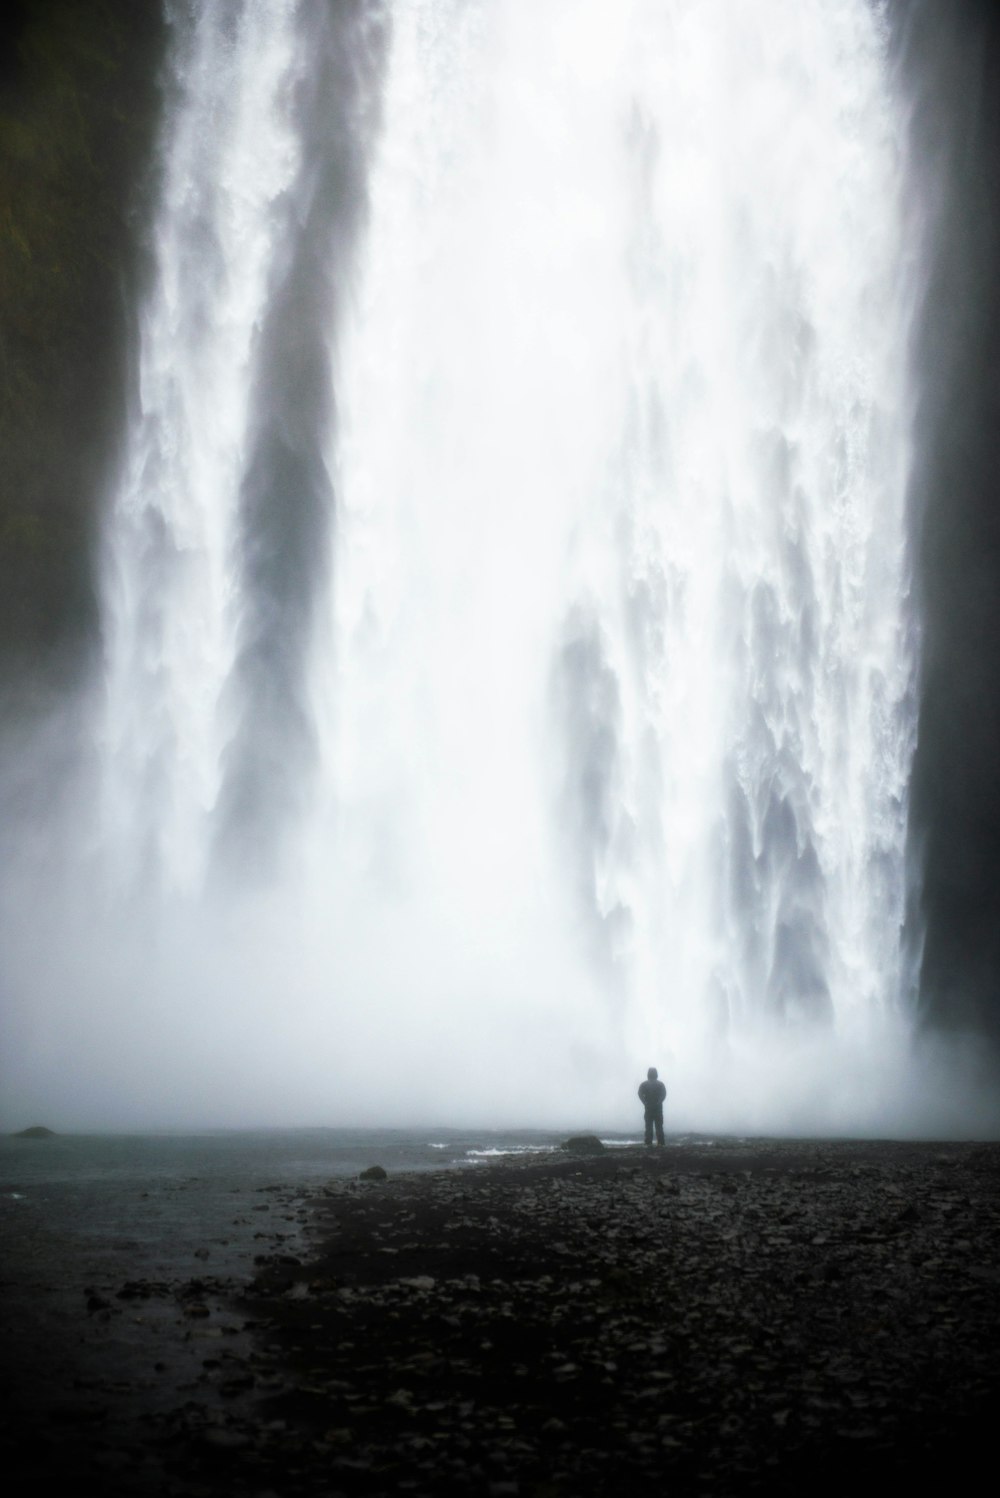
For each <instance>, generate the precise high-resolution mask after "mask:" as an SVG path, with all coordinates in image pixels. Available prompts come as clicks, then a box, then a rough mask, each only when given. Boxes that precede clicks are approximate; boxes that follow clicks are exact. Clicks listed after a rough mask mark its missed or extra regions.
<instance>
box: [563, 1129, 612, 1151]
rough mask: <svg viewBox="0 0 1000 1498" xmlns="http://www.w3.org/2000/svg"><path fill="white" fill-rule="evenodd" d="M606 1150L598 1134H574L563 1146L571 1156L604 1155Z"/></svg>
mask: <svg viewBox="0 0 1000 1498" xmlns="http://www.w3.org/2000/svg"><path fill="white" fill-rule="evenodd" d="M606 1148H607V1146H606V1145H604V1144H602V1143H601V1141H600V1140H599V1139H598V1137H597V1135H596V1134H573V1135H572V1136H571V1138H569V1139H567V1140H566V1142H565V1144H564V1145H563V1149H564V1150H568V1151H569V1153H570V1154H571V1155H602V1154H604V1152H605V1150H606Z"/></svg>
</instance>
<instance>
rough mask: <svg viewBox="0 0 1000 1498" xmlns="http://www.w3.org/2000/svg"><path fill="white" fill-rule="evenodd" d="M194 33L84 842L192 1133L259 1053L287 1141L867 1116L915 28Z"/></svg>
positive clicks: (652, 9) (877, 983) (887, 870)
mask: <svg viewBox="0 0 1000 1498" xmlns="http://www.w3.org/2000/svg"><path fill="white" fill-rule="evenodd" d="M169 14H170V18H171V25H172V33H173V41H172V51H171V60H170V78H169V84H168V87H167V97H166V108H165V117H164V127H163V141H162V164H161V188H160V198H159V207H158V210H157V215H156V220H155V223H154V224H153V226H152V270H151V277H150V285H149V288H148V294H147V298H146V302H145V305H144V307H143V310H142V327H141V350H140V354H139V368H138V381H137V390H136V393H135V399H134V410H133V414H132V419H131V425H130V429H129V432H128V434H127V441H126V452H125V458H124V461H123V466H122V477H121V481H120V484H119V487H118V491H117V494H116V496H115V499H114V502H113V505H112V507H111V510H110V515H109V524H108V544H107V554H106V561H107V565H106V587H105V600H106V637H107V642H108V651H107V654H108V667H107V685H106V706H105V709H104V716H103V726H102V729H101V734H100V742H101V749H100V760H101V794H100V797H99V815H100V828H99V831H98V832H96V833H95V841H96V842H97V843H98V844H99V846H100V850H101V851H100V854H99V859H98V863H99V870H100V873H99V879H98V881H97V882H98V883H99V885H100V888H101V891H102V895H101V898H102V899H103V901H104V902H105V903H104V907H103V908H104V910H105V917H104V918H105V919H112V917H111V916H109V915H108V914H107V912H117V911H120V910H122V909H123V908H126V906H127V908H129V909H130V910H131V911H132V912H133V913H134V915H135V920H136V922H137V929H140V930H141V931H142V933H143V936H142V939H141V942H139V943H138V950H137V956H136V959H135V965H134V967H133V969H132V970H131V972H132V978H131V979H130V981H131V982H133V984H135V985H138V987H139V988H141V990H142V991H143V993H144V994H145V995H146V999H145V1000H144V1002H145V1003H146V1005H147V1011H146V1012H147V1015H148V1012H150V1010H151V1011H155V1014H156V1015H157V1016H158V1018H157V1020H156V1023H155V1024H153V1026H152V1032H153V1033H154V1034H156V1035H158V1036H160V1037H161V1038H162V1037H164V1036H173V1042H171V1043H176V1040H177V1036H176V1034H175V1033H174V1031H173V1030H172V1029H171V1024H172V1021H171V1019H170V1014H171V1011H172V1009H173V1008H175V1007H176V1008H177V1009H179V1010H180V1011H182V1012H183V1014H184V1015H185V1016H187V1015H189V1014H194V1015H196V1016H197V1020H196V1024H195V1028H194V1037H195V1038H194V1040H193V1042H192V1049H194V1050H198V1049H199V1048H200V1053H201V1055H202V1059H201V1060H200V1061H199V1062H197V1064H196V1068H195V1070H196V1072H197V1074H198V1076H199V1077H200V1078H201V1084H203V1085H205V1086H210V1085H211V1079H212V1078H213V1076H215V1075H216V1074H217V1073H216V1072H215V1070H214V1068H220V1069H221V1071H222V1072H223V1073H226V1063H225V1062H224V1060H223V1059H222V1058H223V1056H224V1054H225V1046H226V1044H227V1037H229V1040H230V1041H232V1038H233V1037H235V1036H238V1037H240V1039H239V1041H238V1044H239V1045H240V1046H241V1047H242V1048H243V1049H242V1050H241V1052H240V1055H241V1061H240V1066H241V1069H242V1074H243V1075H244V1076H245V1079H246V1085H247V1086H248V1087H249V1088H251V1089H252V1090H253V1091H254V1093H255V1095H256V1096H259V1097H260V1098H261V1099H262V1107H263V1109H264V1111H265V1112H266V1113H268V1116H271V1115H275V1114H278V1115H281V1116H288V1117H292V1116H296V1108H301V1107H302V1106H307V1107H308V1108H309V1110H310V1116H311V1117H312V1116H316V1115H317V1113H318V1112H319V1110H320V1109H321V1107H322V1106H324V1103H323V1101H322V1100H324V1099H325V1100H326V1103H327V1104H328V1106H329V1109H330V1111H331V1113H332V1114H333V1115H334V1116H336V1117H338V1118H340V1119H341V1120H342V1121H351V1120H352V1119H353V1118H358V1119H359V1120H361V1121H365V1120H379V1119H382V1118H385V1117H405V1116H407V1110H408V1109H409V1111H410V1114H411V1115H412V1113H413V1112H414V1110H416V1111H418V1112H422V1113H423V1114H425V1115H427V1116H437V1117H440V1118H445V1119H446V1118H449V1117H453V1116H454V1117H469V1118H472V1117H476V1118H477V1119H478V1120H479V1121H481V1122H490V1121H493V1120H497V1121H499V1120H500V1119H504V1118H509V1119H515V1118H516V1119H520V1120H524V1119H532V1118H536V1119H537V1118H548V1117H551V1118H558V1119H562V1118H569V1117H573V1118H580V1119H581V1120H585V1119H586V1118H587V1117H590V1116H592V1115H595V1116H603V1117H609V1118H610V1117H613V1118H615V1119H616V1120H617V1119H621V1120H622V1121H628V1119H629V1118H630V1117H631V1115H630V1112H629V1102H630V1100H631V1094H632V1091H634V1088H633V1087H632V1082H633V1080H635V1081H636V1082H637V1081H638V1079H639V1077H641V1076H642V1075H644V1072H645V1068H646V1066H647V1065H648V1064H652V1063H656V1064H658V1065H660V1066H661V1068H662V1069H663V1070H664V1071H665V1073H666V1076H667V1081H668V1086H670V1088H671V1103H670V1104H669V1105H668V1106H673V1107H674V1108H675V1110H676V1111H675V1117H676V1118H681V1119H686V1120H687V1121H689V1122H694V1123H704V1124H719V1123H723V1124H730V1125H732V1124H737V1125H739V1126H747V1127H748V1126H753V1125H756V1124H761V1123H766V1124H768V1125H769V1126H782V1125H789V1126H790V1125H791V1124H796V1125H801V1124H802V1123H803V1122H806V1123H811V1124H814V1125H833V1126H847V1125H848V1124H849V1123H851V1122H852V1121H854V1120H857V1119H858V1118H862V1117H868V1118H874V1117H875V1116H876V1114H877V1108H875V1110H874V1111H871V1109H870V1110H869V1112H868V1113H867V1114H866V1112H865V1108H866V1107H867V1106H868V1105H869V1104H870V1103H871V1093H872V1091H873V1089H877V1087H878V1086H879V1085H881V1084H880V1083H878V1082H877V1081H876V1082H873V1077H874V1076H875V1075H876V1074H875V1073H874V1072H872V1071H871V1070H869V1071H866V1072H865V1074H864V1076H863V1078H861V1079H860V1080H859V1081H857V1082H855V1080H854V1078H855V1075H856V1071H857V1067H858V1058H859V1056H862V1055H864V1056H867V1057H868V1058H869V1064H870V1066H874V1065H875V1061H873V1060H871V1058H872V1057H876V1058H877V1059H878V1064H879V1065H881V1064H882V1062H883V1061H884V1059H885V1057H886V1056H889V1058H890V1060H889V1062H888V1063H887V1064H888V1065H889V1066H890V1070H891V1067H892V1066H894V1065H896V1064H902V1063H901V1062H899V1061H898V1058H899V1057H901V1056H902V1055H903V1054H904V1052H905V1048H906V1036H907V1033H908V1027H909V1008H908V993H907V981H908V980H907V970H906V964H905V962H904V957H903V947H902V933H903V922H904V908H905V903H906V859H905V852H906V830H907V790H908V781H909V772H910V763H911V758H912V755H913V750H914V733H915V728H914V724H915V707H914V700H913V698H914V678H915V669H916V659H917V638H916V627H915V620H914V615H913V610H912V609H911V606H910V601H909V564H908V555H907V540H906V511H905V501H906V492H907V483H908V462H909V447H908V432H909V428H910V423H911V421H912V415H913V412H912V407H913V398H912V395H911V393H910V391H909V389H908V386H907V366H906V360H905V352H906V343H907V327H908V318H909V316H910V305H909V304H910V292H909V287H910V283H911V274H910V267H909V264H908V261H907V256H906V248H905V243H904V238H903V209H902V203H903V192H902V188H903V184H902V165H901V159H902V156H901V136H902V114H901V109H900V107H899V104H898V102H897V101H896V100H895V98H894V96H893V91H892V87H891V78H890V70H889V63H888V59H887V45H888V39H887V31H886V22H885V18H884V15H883V11H882V9H881V7H880V6H879V5H873V4H870V3H867V0H800V3H798V4H796V5H795V6H789V5H787V4H786V3H784V0H622V3H620V4H616V5H613V6H611V5H608V4H606V3H605V0H547V3H546V4H544V5H525V4H522V3H521V0H395V3H386V4H377V3H374V0H373V3H370V4H367V5H366V4H364V3H362V0H357V3H349V4H345V5H342V6H341V5H338V6H331V7H329V8H327V7H320V6H315V5H313V4H311V3H308V0H242V3H240V0H202V3H200V4H199V5H197V6H189V5H186V4H181V3H179V0H177V3H174V0H171V4H170V6H169ZM151 994H153V995H156V994H158V995H159V997H158V998H155V997H154V998H150V997H149V996H150V995H151ZM144 1023H146V1021H142V1022H140V1020H139V1019H136V1020H135V1027H136V1029H135V1033H136V1036H137V1037H138V1035H139V1031H140V1029H141V1028H142V1024H144ZM178 1028H179V1027H178ZM135 1045H136V1047H137V1050H136V1054H137V1055H139V1054H142V1055H145V1051H144V1050H143V1047H144V1046H147V1047H148V1049H149V1051H150V1053H151V1054H152V1053H154V1052H155V1050H156V1044H155V1043H154V1042H153V1041H140V1040H139V1039H138V1038H137V1039H136V1041H135ZM167 1049H169V1045H168V1046H167ZM207 1058H211V1059H207ZM894 1058H895V1059H894ZM178 1069H179V1070H183V1068H180V1067H179V1068H178ZM633 1073H634V1078H633ZM184 1075H185V1076H186V1077H187V1076H189V1075H193V1074H192V1073H190V1072H189V1071H188V1070H184ZM878 1075H879V1076H881V1075H882V1074H881V1073H879V1074H878ZM201 1084H199V1085H201ZM188 1085H189V1089H190V1091H191V1092H192V1093H194V1092H195V1091H196V1090H197V1088H196V1084H195V1083H194V1082H190V1083H189V1084H188ZM865 1089H868V1095H867V1097H866V1096H864V1092H865ZM279 1099H280V1100H281V1101H278V1100H279ZM289 1099H290V1100H289ZM379 1099H381V1101H380V1100H379ZM303 1100H305V1101H304V1103H303ZM887 1106H888V1105H887Z"/></svg>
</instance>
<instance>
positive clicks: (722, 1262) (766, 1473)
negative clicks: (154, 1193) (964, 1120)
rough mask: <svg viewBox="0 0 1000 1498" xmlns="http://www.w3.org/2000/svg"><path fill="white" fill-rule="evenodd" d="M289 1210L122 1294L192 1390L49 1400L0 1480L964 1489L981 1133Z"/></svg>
mask: <svg viewBox="0 0 1000 1498" xmlns="http://www.w3.org/2000/svg"><path fill="white" fill-rule="evenodd" d="M279 1197H280V1193H279ZM275 1202H276V1206H277V1205H278V1204H279V1199H278V1198H276V1199H275ZM284 1206H285V1208H286V1213H285V1215H286V1216H287V1217H288V1218H289V1220H291V1219H292V1218H293V1217H294V1216H295V1215H296V1214H297V1213H303V1214H305V1213H306V1212H307V1213H308V1217H309V1220H310V1227H309V1232H308V1237H307V1240H306V1244H307V1246H306V1247H305V1248H303V1247H302V1246H297V1247H296V1249H295V1251H294V1252H290V1251H287V1248H288V1245H283V1244H281V1243H277V1242H276V1243H274V1244H272V1245H270V1247H268V1246H267V1245H263V1246H264V1247H265V1248H266V1249H267V1251H264V1252H262V1253H260V1254H259V1255H258V1263H257V1264H256V1266H255V1270H256V1273H255V1278H254V1279H253V1280H252V1281H250V1282H248V1283H247V1282H244V1283H242V1284H240V1283H234V1282H232V1281H220V1282H219V1283H218V1284H215V1283H213V1282H212V1281H211V1280H210V1279H207V1280H205V1281H202V1282H198V1283H195V1282H192V1284H193V1288H192V1285H188V1286H187V1288H186V1293H185V1294H180V1293H175V1292H174V1291H172V1290H170V1287H156V1286H153V1287H144V1286H143V1285H142V1284H141V1283H140V1284H137V1285H132V1286H131V1288H129V1287H127V1286H126V1287H122V1291H120V1292H118V1293H119V1294H121V1293H124V1292H125V1290H128V1293H129V1294H130V1295H131V1297H132V1301H133V1303H134V1302H135V1301H136V1300H141V1301H142V1304H143V1307H144V1309H147V1310H148V1309H149V1308H155V1307H157V1306H159V1307H161V1311H162V1314H161V1316H160V1321H161V1323H162V1327H166V1324H167V1323H168V1322H169V1323H170V1324H171V1325H173V1326H174V1327H175V1339H176V1340H177V1342H178V1347H179V1348H180V1347H181V1346H183V1349H186V1351H185V1352H184V1356H185V1357H186V1358H187V1360H188V1364H189V1365H190V1377H189V1378H188V1381H187V1386H186V1387H184V1388H176V1389H171V1391H170V1397H164V1391H163V1389H162V1387H160V1386H156V1385H150V1388H149V1390H148V1391H147V1394H146V1396H145V1398H144V1397H143V1394H142V1391H136V1390H134V1389H133V1390H132V1391H131V1393H130V1396H129V1398H128V1399H127V1400H124V1401H122V1402H121V1404H118V1403H116V1400H115V1397H114V1390H113V1389H112V1390H108V1389H105V1390H103V1391H100V1392H99V1393H98V1395H97V1397H95V1398H93V1399H92V1400H91V1409H90V1414H89V1416H88V1415H87V1414H86V1413H84V1414H78V1416H77V1417H75V1418H73V1417H67V1412H66V1408H65V1400H63V1402H62V1406H60V1402H59V1400H58V1399H57V1398H56V1397H55V1396H56V1395H57V1393H58V1391H55V1390H52V1391H50V1394H51V1396H52V1398H51V1400H50V1402H49V1403H48V1404H47V1405H44V1406H42V1407H38V1408H35V1409H34V1411H33V1412H27V1413H23V1414H22V1421H23V1420H25V1419H26V1420H27V1421H28V1423H27V1425H24V1424H23V1423H21V1424H20V1425H19V1427H18V1431H17V1433H16V1439H15V1440H14V1441H13V1442H11V1441H7V1442H6V1443H5V1444H6V1446H7V1450H6V1451H5V1453H4V1463H5V1470H7V1471H8V1472H9V1471H11V1470H12V1469H14V1468H19V1469H20V1471H21V1472H22V1473H23V1475H24V1476H25V1477H31V1478H37V1477H39V1476H52V1475H60V1474H62V1475H64V1476H65V1475H67V1474H68V1473H70V1472H72V1473H74V1474H75V1476H76V1478H77V1479H79V1477H80V1476H81V1474H82V1473H83V1472H84V1471H87V1472H89V1473H90V1474H91V1476H92V1478H93V1482H92V1484H91V1490H92V1491H103V1492H105V1493H107V1494H109V1495H111V1494H125V1493H133V1492H139V1491H147V1490H148V1491H154V1490H155V1491H158V1492H162V1493H177V1494H192V1495H196V1494H210V1493H215V1492H220V1493H221V1492H226V1493H228V1494H236V1495H242V1494H247V1495H249V1494H255V1495H258V1498H263V1495H278V1498H285V1495H289V1498H291V1495H297V1494H301V1495H319V1494H324V1495H336V1494H340V1493H342V1494H381V1493H418V1494H419V1493H429V1494H430V1493H455V1494H458V1493H482V1494H484V1495H494V1498H500V1495H505V1494H528V1495H532V1498H561V1495H566V1498H569V1495H575V1494H605V1493H608V1494H611V1493H617V1492H621V1491H624V1490H626V1489H628V1488H630V1487H633V1486H636V1485H638V1486H639V1487H643V1486H644V1485H647V1484H648V1483H649V1482H651V1481H655V1480H660V1479H662V1480H663V1481H664V1482H667V1481H669V1482H672V1483H673V1484H674V1485H675V1487H676V1488H677V1490H678V1491H680V1492H682V1493H688V1492H691V1493H700V1492H708V1491H712V1492H733V1493H738V1492H752V1491H760V1492H768V1493H774V1492H792V1491H793V1490H798V1489H800V1488H801V1487H802V1486H803V1485H804V1484H805V1483H808V1484H809V1485H810V1486H813V1487H814V1486H815V1485H816V1484H817V1482H819V1483H820V1485H821V1486H826V1487H838V1486H841V1487H842V1486H843V1485H845V1484H846V1483H848V1482H852V1481H858V1480H862V1479H863V1480H864V1481H865V1482H866V1483H868V1482H870V1481H872V1480H873V1478H881V1477H885V1478H897V1479H898V1478H907V1477H914V1476H916V1475H917V1474H919V1475H920V1476H921V1477H922V1478H923V1479H924V1480H925V1481H926V1480H927V1478H928V1477H931V1478H932V1479H934V1478H937V1477H940V1478H942V1479H943V1478H945V1477H947V1479H948V1481H949V1483H950V1484H951V1485H954V1484H955V1482H956V1481H961V1480H962V1478H963V1476H964V1477H967V1478H969V1479H970V1481H971V1474H972V1472H973V1470H974V1467H975V1461H976V1456H977V1450H978V1447H979V1446H980V1444H981V1442H982V1441H983V1440H985V1439H986V1437H987V1436H988V1435H990V1434H991V1428H990V1427H991V1421H992V1418H993V1412H994V1410H995V1408H996V1406H997V1396H998V1393H1000V1345H998V1337H997V1334H998V1330H1000V1254H998V1249H1000V1145H995V1144H990V1145H970V1144H911V1143H884V1142H861V1141H806V1142H802V1141H761V1140H745V1141H731V1140H730V1141H725V1140H718V1141H707V1140H706V1141H699V1142H694V1143H686V1144H679V1145H678V1144H674V1145H671V1146H669V1147H668V1148H667V1149H665V1150H662V1151H661V1150H652V1151H649V1152H644V1151H642V1150H636V1149H621V1150H608V1151H605V1152H603V1153H602V1154H600V1155H595V1156H587V1157H583V1156H577V1155H566V1154H560V1153H558V1152H553V1153H552V1154H547V1155H543V1156H534V1157H530V1158H529V1159H528V1160H513V1161H506V1162H500V1163H498V1164H495V1165H489V1166H481V1167H475V1168H470V1169H465V1170H452V1171H447V1172H442V1173H440V1174H424V1175H418V1174H414V1175H399V1176H392V1177H390V1178H389V1179H388V1180H385V1181H365V1182H360V1181H359V1182H354V1181H352V1182H335V1183H332V1184H331V1185H329V1186H327V1187H325V1188H323V1189H322V1190H320V1191H318V1192H315V1193H313V1194H312V1195H311V1196H310V1197H309V1199H308V1201H306V1202H304V1203H303V1202H299V1203H297V1204H295V1203H292V1202H291V1201H285V1202H284ZM165 1290H166V1292H168V1293H165ZM95 1313H96V1314H98V1315H101V1314H110V1310H109V1309H108V1308H101V1307H99V1308H96V1310H95V1308H91V1310H90V1311H89V1312H88V1313H86V1314H89V1315H94V1314H95ZM155 1319H156V1318H155V1316H154V1317H153V1320H154V1321H155ZM161 1330H162V1328H161ZM169 1341H170V1337H169V1335H167V1337H166V1340H165V1341H164V1339H163V1337H162V1336H161V1340H160V1344H159V1345H160V1350H161V1357H160V1361H161V1362H162V1361H163V1357H164V1355H165V1354H164V1353H163V1348H164V1347H165V1346H166V1345H167V1343H169ZM154 1387H159V1393H157V1394H156V1396H155V1397H154V1395H153V1388H154ZM77 1397H78V1398H79V1391H77ZM60 1408H62V1413H61V1415H60ZM53 1436H54V1437H55V1441H54V1442H53ZM95 1483H96V1486H95V1485H94V1484H95Z"/></svg>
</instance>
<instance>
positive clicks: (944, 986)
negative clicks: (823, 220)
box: [891, 0, 1000, 1041]
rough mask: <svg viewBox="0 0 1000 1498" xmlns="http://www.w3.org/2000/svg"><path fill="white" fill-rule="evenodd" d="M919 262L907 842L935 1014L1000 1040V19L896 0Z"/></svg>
mask: <svg viewBox="0 0 1000 1498" xmlns="http://www.w3.org/2000/svg"><path fill="white" fill-rule="evenodd" d="M891 17H892V21H893V34H894V41H895V46H896V64H897V67H898V69H899V80H900V84H901V86H902V88H903V90H904V93H905V95H906V96H907V97H908V99H909V102H910V105H911V109H912V113H911V118H910V127H909V129H910V159H911V177H912V224H911V230H912V244H913V248H914V250H915V251H916V252H917V254H918V258H919V261H920V265H919V271H918V274H919V276H920V279H921V282H922V287H921V291H922V295H921V303H920V310H919V314H918V318H917V324H916V328H915V333H914V341H913V347H912V357H913V360H914V366H915V372H916V381H915V385H916V391H917V407H916V411H915V426H914V483H913V491H912V495H911V502H912V515H913V537H914V562H915V570H916V575H915V584H916V590H917V598H918V601H919V605H920V610H921V615H922V621H923V670H922V680H921V693H920V713H919V729H918V745H917V753H916V760H915V764H914V777H913V787H912V815H911V842H912V849H913V858H914V865H915V869H916V870H917V871H918V874H919V881H920V886H921V895H920V902H921V907H922V909H921V912H920V914H921V917H922V922H923V929H924V948H923V966H922V977H921V984H920V995H921V1003H922V1006H923V1012H924V1015H925V1017H926V1019H927V1021H928V1022H929V1023H931V1024H933V1025H945V1026H947V1027H954V1028H960V1029H966V1028H968V1029H972V1030H974V1031H978V1032H980V1033H986V1034H990V1035H992V1037H993V1038H994V1039H995V1040H998V1041H1000V279H998V276H1000V270H998V268H1000V93H998V91H997V86H996V83H997V79H998V78H1000V13H998V11H997V8H996V7H995V6H994V5H993V4H992V3H980V0H959V3H955V4H941V3H939V0H897V3H896V4H895V6H894V9H893V11H892V12H891Z"/></svg>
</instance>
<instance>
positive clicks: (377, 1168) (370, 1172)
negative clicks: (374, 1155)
mask: <svg viewBox="0 0 1000 1498" xmlns="http://www.w3.org/2000/svg"><path fill="white" fill-rule="evenodd" d="M388 1178H389V1173H388V1171H387V1170H386V1169H385V1168H384V1166H381V1165H369V1167H368V1169H367V1170H363V1171H361V1173H360V1175H359V1176H358V1180H359V1181H386V1180H388Z"/></svg>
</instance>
